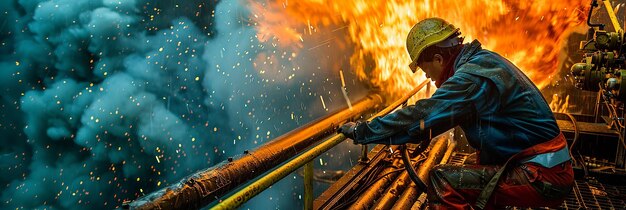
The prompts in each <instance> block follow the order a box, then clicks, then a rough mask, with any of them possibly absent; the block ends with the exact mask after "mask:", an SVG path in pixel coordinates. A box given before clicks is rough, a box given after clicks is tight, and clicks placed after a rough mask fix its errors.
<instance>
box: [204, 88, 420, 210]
mask: <svg viewBox="0 0 626 210" xmlns="http://www.w3.org/2000/svg"><path fill="white" fill-rule="evenodd" d="M427 83H429V81H428V80H427V81H424V82H422V83H421V84H420V85H418V86H417V87H416V88H415V89H413V91H411V92H410V93H409V94H407V95H405V96H404V97H402V98H401V99H399V100H397V101H395V102H393V103H392V104H391V105H390V106H388V107H387V108H385V109H383V110H382V111H380V112H378V113H377V114H376V115H374V116H372V117H371V118H369V119H368V121H370V120H373V119H374V118H376V117H378V116H383V115H386V114H388V113H390V112H391V111H393V110H395V109H396V108H397V107H398V106H400V105H401V104H402V103H404V101H406V100H408V99H409V98H410V97H411V96H413V95H415V94H416V93H417V92H418V91H419V90H420V89H422V88H423V87H424V86H426V84H427ZM345 139H346V137H345V136H344V135H343V134H335V135H333V136H331V137H330V138H328V139H326V140H325V141H324V142H322V143H320V144H319V145H317V146H315V147H314V148H312V149H310V150H308V151H306V152H304V153H302V154H301V155H299V156H297V157H295V158H294V159H293V160H291V161H289V162H287V163H286V164H284V165H282V166H280V167H278V168H277V169H275V170H273V171H272V172H270V173H269V174H267V175H266V176H263V177H261V178H259V179H258V180H256V181H255V182H253V183H251V184H249V185H248V186H245V187H244V188H243V189H242V190H240V191H238V192H236V193H235V194H233V195H232V196H230V197H228V198H226V199H225V200H223V201H222V202H220V203H219V204H217V205H216V206H214V207H213V208H211V209H235V208H237V207H239V206H240V205H241V204H243V203H245V202H246V201H248V200H250V199H251V198H252V197H254V196H256V195H257V194H259V193H261V192H262V191H263V190H265V189H267V188H268V187H270V186H272V184H274V183H276V182H278V181H279V180H281V179H282V178H284V177H285V176H287V175H289V174H290V173H291V172H293V171H295V170H297V169H298V168H300V167H302V165H304V164H305V163H308V162H310V161H311V160H313V159H314V158H316V157H317V156H319V155H321V154H323V153H324V152H326V151H328V150H329V149H331V148H333V147H334V146H336V145H337V144H339V143H341V142H342V141H344V140H345Z"/></svg>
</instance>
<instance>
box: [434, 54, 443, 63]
mask: <svg viewBox="0 0 626 210" xmlns="http://www.w3.org/2000/svg"><path fill="white" fill-rule="evenodd" d="M433 62H435V63H437V64H439V65H443V56H441V54H435V55H434V56H433Z"/></svg>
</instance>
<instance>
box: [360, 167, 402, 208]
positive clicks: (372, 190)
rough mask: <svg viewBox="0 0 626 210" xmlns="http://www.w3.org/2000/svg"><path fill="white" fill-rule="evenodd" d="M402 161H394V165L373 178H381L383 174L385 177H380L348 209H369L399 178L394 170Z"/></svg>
mask: <svg viewBox="0 0 626 210" xmlns="http://www.w3.org/2000/svg"><path fill="white" fill-rule="evenodd" d="M401 163H402V161H401V160H400V159H394V160H393V162H392V164H391V165H390V166H389V167H387V168H385V169H383V170H382V171H381V172H380V173H379V174H374V175H372V176H379V175H380V174H383V175H384V176H383V177H378V180H376V182H374V183H373V184H372V185H371V186H368V188H367V190H365V192H363V193H361V196H359V198H358V199H357V200H356V201H355V202H354V203H353V204H352V205H351V206H350V207H349V208H348V209H369V207H370V206H372V204H373V203H374V201H375V200H376V199H378V197H379V196H380V195H381V194H382V193H383V192H384V190H385V188H386V187H387V186H389V184H391V182H393V180H394V179H395V178H396V177H397V176H398V173H394V170H396V168H398V166H400V164H401Z"/></svg>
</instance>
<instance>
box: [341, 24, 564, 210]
mask: <svg viewBox="0 0 626 210" xmlns="http://www.w3.org/2000/svg"><path fill="white" fill-rule="evenodd" d="M406 47H407V50H408V52H409V55H410V58H411V63H410V65H409V68H410V69H411V71H413V72H414V73H415V72H416V71H417V69H418V67H419V68H420V69H421V70H423V71H424V72H425V73H426V77H427V78H430V79H431V80H432V81H434V82H435V85H436V86H437V88H438V89H437V91H436V92H435V93H434V94H433V95H432V97H430V98H428V99H422V100H419V101H417V102H416V103H415V104H414V105H410V106H406V107H404V108H402V109H399V110H397V111H395V112H393V113H391V114H388V115H386V116H383V117H378V118H375V119H374V120H372V121H370V122H356V123H355V122H348V123H345V124H344V125H342V126H341V127H340V128H339V129H338V132H340V133H343V134H344V135H345V136H346V137H348V138H350V139H353V140H354V143H356V144H373V143H375V144H394V145H397V144H405V143H419V142H421V141H425V140H429V139H430V138H431V137H433V136H436V135H438V134H441V133H443V132H445V131H448V130H450V129H452V128H454V127H456V126H459V127H460V128H462V130H463V131H464V132H465V135H466V137H467V140H468V143H469V145H470V146H471V147H473V148H475V149H476V150H477V151H478V152H477V156H478V158H477V159H478V160H477V164H475V165H469V164H466V165H451V164H450V165H448V164H443V165H438V166H435V167H433V168H432V169H431V171H430V172H429V180H428V181H425V182H426V184H427V186H428V190H427V194H428V196H427V198H428V203H429V207H430V209H472V208H473V209H494V208H496V209H497V208H502V207H504V206H517V207H530V208H533V207H542V206H548V207H553V206H558V205H560V204H561V203H562V202H563V200H564V199H565V198H566V197H567V195H569V193H570V192H571V189H572V187H573V182H574V175H573V170H572V166H571V161H570V160H571V159H570V156H569V151H568V148H567V143H566V140H565V137H564V136H563V134H562V133H561V131H560V129H559V127H558V126H557V124H556V120H555V118H554V116H553V113H552V111H551V110H550V107H549V106H548V104H547V103H546V101H545V99H544V98H543V97H542V95H541V93H540V91H539V90H538V89H537V87H536V86H535V85H534V84H533V83H532V82H531V81H530V80H529V79H528V77H526V75H524V73H522V72H521V71H520V70H519V68H517V67H516V66H515V65H514V64H513V63H511V62H510V61H508V60H507V59H505V58H504V57H502V56H501V55H499V54H497V53H495V52H492V51H489V50H486V49H483V48H481V44H480V42H478V41H477V40H474V41H472V42H471V43H463V37H462V36H461V33H460V30H459V29H458V28H456V27H454V26H453V25H452V24H450V23H448V22H447V21H445V20H443V19H440V18H428V19H424V20H422V21H420V22H418V23H417V24H415V26H413V28H412V29H411V31H410V32H409V34H408V37H407V41H406Z"/></svg>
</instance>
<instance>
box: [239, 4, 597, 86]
mask: <svg viewBox="0 0 626 210" xmlns="http://www.w3.org/2000/svg"><path fill="white" fill-rule="evenodd" d="M587 8H588V6H587V5H586V4H584V3H583V2H582V1H579V0H564V1H502V0H466V1H458V0H426V1H422V2H416V1H399V0H395V1H389V0H384V1H383V0H378V1H374V0H350V1H341V0H299V1H288V0H279V1H269V2H266V3H255V2H251V10H252V14H253V15H252V16H253V20H255V21H257V23H256V27H257V28H258V30H259V34H258V38H259V40H260V41H267V40H272V39H274V40H277V41H278V43H280V45H281V46H283V47H287V46H289V47H291V48H298V47H300V48H301V47H302V43H303V42H306V41H307V40H306V38H305V39H303V35H306V34H312V33H315V29H316V28H318V27H321V26H330V25H336V26H337V27H338V28H340V27H341V26H344V25H345V27H347V31H348V34H349V36H350V39H349V40H351V41H352V42H353V43H352V46H353V47H354V51H353V52H354V53H353V54H352V56H351V59H350V63H351V68H352V70H353V71H356V72H357V75H358V76H359V78H360V79H362V80H365V81H368V82H369V83H371V84H372V85H373V86H375V87H378V88H381V89H382V90H384V91H386V92H388V93H389V94H390V96H393V97H397V96H399V95H401V94H402V93H404V92H405V91H407V90H410V89H412V87H414V86H415V85H416V84H417V82H418V81H421V80H423V79H424V75H423V73H418V74H417V75H412V74H411V73H410V71H409V70H408V67H407V65H408V63H409V62H410V61H409V57H408V55H407V53H406V50H405V39H406V35H407V33H408V31H409V30H410V29H411V26H413V24H415V23H417V22H418V21H419V20H421V19H424V18H427V17H441V18H443V19H446V20H448V21H450V22H451V23H453V24H454V25H455V26H456V27H459V28H461V31H462V32H463V34H464V35H465V36H466V41H471V40H472V39H478V40H480V41H481V42H482V43H483V46H484V48H487V49H491V50H494V51H496V52H498V53H500V54H502V55H504V56H505V57H507V58H509V59H510V60H511V61H512V62H513V63H515V64H517V65H518V66H519V67H520V68H522V70H524V71H525V72H526V74H527V75H528V76H529V77H530V78H531V79H532V80H533V81H534V82H535V83H536V84H537V85H538V86H540V87H543V86H545V85H547V84H548V83H549V78H550V77H551V76H552V75H553V74H554V73H556V70H557V68H556V67H557V60H558V59H557V57H558V52H559V47H560V41H561V39H562V38H564V35H565V32H566V31H567V30H568V29H570V28H573V27H575V26H577V25H579V24H582V23H583V22H584V20H585V15H586V11H587V10H588V9H587Z"/></svg>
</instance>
